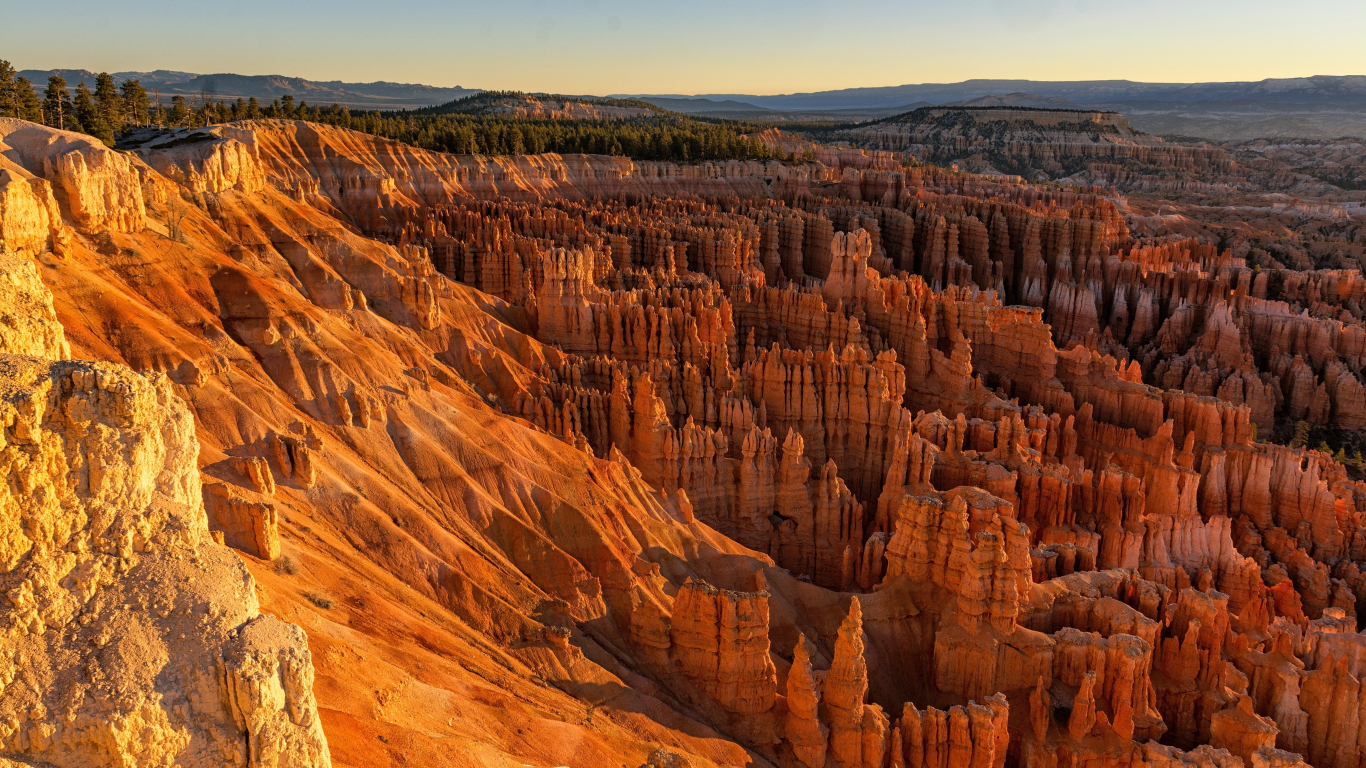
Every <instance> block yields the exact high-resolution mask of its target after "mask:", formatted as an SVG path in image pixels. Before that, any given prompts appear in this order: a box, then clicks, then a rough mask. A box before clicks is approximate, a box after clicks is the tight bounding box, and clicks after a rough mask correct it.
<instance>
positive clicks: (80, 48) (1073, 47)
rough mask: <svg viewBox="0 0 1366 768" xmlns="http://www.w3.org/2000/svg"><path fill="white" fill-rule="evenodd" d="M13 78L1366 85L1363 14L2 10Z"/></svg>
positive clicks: (647, 8)
mask: <svg viewBox="0 0 1366 768" xmlns="http://www.w3.org/2000/svg"><path fill="white" fill-rule="evenodd" d="M0 18H3V23H0V58H5V59H9V60H10V61H12V62H13V63H14V64H15V66H16V67H18V68H19V69H53V68H85V69H91V70H95V71H100V70H108V71H111V72H114V71H126V70H151V69H175V70H183V71H189V72H203V73H211V72H236V73H239V74H251V75H264V74H282V75H292V76H298V77H306V78H309V79H314V80H347V81H352V82H355V81H362V82H368V81H372V80H392V81H400V82H418V83H427V84H430V85H442V86H452V85H462V86H465V87H477V88H514V89H519V90H529V91H552V92H560V93H579V94H605V93H755V94H771V93H789V92H795V91H815V90H826V89H834V88H846V87H856V86H877V85H900V84H903V83H924V82H955V81H959V80H965V79H969V78H977V77H982V78H1029V79H1035V80H1090V79H1112V78H1116V79H1118V78H1123V79H1129V80H1146V81H1160V82H1200V81H1216V80H1260V79H1262V78H1266V77H1300V76H1307V75H1315V74H1322V75H1343V74H1366V0H1301V1H1300V2H1283V1H1280V0H1277V1H1274V2H1273V1H1272V0H1243V1H1242V2H1232V0H1217V1H1216V0H1147V1H1146V2H1136V1H1135V0H1126V1H1125V2H1108V1H1103V0H956V1H955V0H945V1H943V2H921V1H920V0H900V1H899V2H883V1H882V0H877V1H875V2H863V3H847V2H845V3H839V2H815V1H813V0H790V1H789V2H748V3H747V2H738V1H737V0H726V1H721V0H694V1H692V2H689V1H688V0H678V1H677V2H652V1H637V2H623V1H621V0H569V1H567V2H550V1H549V0H540V1H537V0H490V1H489V2H480V3H468V2H439V1H438V0H363V1H362V0H326V1H324V0H306V1H304V2H291V1H289V0H270V1H267V0H233V1H228V0H215V1H214V2H205V1H204V0H127V1H126V2H119V3H111V2H108V0H65V1H64V2H62V3H59V4H56V5H53V4H51V3H39V2H23V1H22V0H0Z"/></svg>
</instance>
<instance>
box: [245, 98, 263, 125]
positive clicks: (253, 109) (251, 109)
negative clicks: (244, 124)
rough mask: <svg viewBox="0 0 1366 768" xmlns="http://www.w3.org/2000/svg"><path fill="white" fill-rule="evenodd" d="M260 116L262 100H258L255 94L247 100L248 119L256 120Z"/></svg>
mask: <svg viewBox="0 0 1366 768" xmlns="http://www.w3.org/2000/svg"><path fill="white" fill-rule="evenodd" d="M260 116H261V102H259V101H257V100H256V97H255V96H252V97H251V98H250V99H248V100H247V119H248V120H255V119H257V118H259V117H260Z"/></svg>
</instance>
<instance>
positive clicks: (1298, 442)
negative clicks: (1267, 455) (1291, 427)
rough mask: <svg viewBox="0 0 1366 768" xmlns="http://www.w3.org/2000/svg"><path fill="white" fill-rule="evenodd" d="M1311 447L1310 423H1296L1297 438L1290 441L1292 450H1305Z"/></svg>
mask: <svg viewBox="0 0 1366 768" xmlns="http://www.w3.org/2000/svg"><path fill="white" fill-rule="evenodd" d="M1306 445H1309V422H1307V421H1299V422H1296V423H1295V437H1294V438H1293V439H1292V440H1291V441H1290V447H1291V448H1303V447H1305V446H1306Z"/></svg>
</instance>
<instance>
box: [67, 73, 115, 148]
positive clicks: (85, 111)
mask: <svg viewBox="0 0 1366 768" xmlns="http://www.w3.org/2000/svg"><path fill="white" fill-rule="evenodd" d="M72 107H73V108H74V110H75V116H76V120H77V121H79V122H80V124H81V131H82V132H83V133H88V134H90V135H91V136H94V137H95V138H97V139H99V140H100V141H102V142H104V143H105V144H106V145H108V146H111V147H112V146H114V131H113V129H111V128H110V127H109V124H108V123H106V122H105V121H104V116H103V115H101V114H100V108H99V105H97V104H96V103H95V99H94V97H93V96H92V95H91V93H90V89H89V88H87V87H85V81H84V80H82V81H81V84H80V85H78V86H76V98H75V99H74V100H73V101H72Z"/></svg>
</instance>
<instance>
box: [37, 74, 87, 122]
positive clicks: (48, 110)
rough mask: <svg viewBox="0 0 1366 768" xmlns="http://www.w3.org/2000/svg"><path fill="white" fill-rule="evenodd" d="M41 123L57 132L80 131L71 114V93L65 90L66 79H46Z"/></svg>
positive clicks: (54, 77) (59, 77) (57, 76)
mask: <svg viewBox="0 0 1366 768" xmlns="http://www.w3.org/2000/svg"><path fill="white" fill-rule="evenodd" d="M43 122H45V123H47V125H48V126H49V127H52V128H56V129H57V130H59V131H76V130H80V125H79V123H77V121H76V119H75V118H74V116H73V115H72V113H71V93H70V92H68V91H67V89H66V78H64V77H62V76H61V75H53V76H52V77H49V78H48V79H47V92H46V93H44V94H43Z"/></svg>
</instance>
